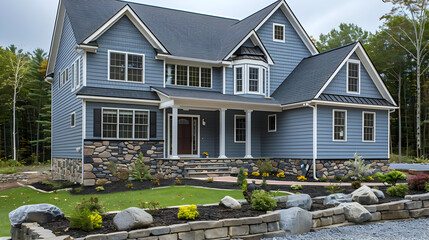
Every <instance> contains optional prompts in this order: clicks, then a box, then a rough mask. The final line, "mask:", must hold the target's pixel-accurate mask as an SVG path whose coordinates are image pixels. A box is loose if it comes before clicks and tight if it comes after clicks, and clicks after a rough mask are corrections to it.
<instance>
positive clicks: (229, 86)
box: [225, 67, 234, 94]
mask: <svg viewBox="0 0 429 240" xmlns="http://www.w3.org/2000/svg"><path fill="white" fill-rule="evenodd" d="M225 72H226V73H225V77H226V80H225V81H226V82H225V85H226V86H225V87H226V89H225V93H226V94H234V68H233V67H226V68H225Z"/></svg>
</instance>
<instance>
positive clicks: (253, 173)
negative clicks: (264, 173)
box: [252, 172, 261, 177]
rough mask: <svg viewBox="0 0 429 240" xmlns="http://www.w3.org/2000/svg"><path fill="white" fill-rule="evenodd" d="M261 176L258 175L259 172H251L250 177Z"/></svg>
mask: <svg viewBox="0 0 429 240" xmlns="http://www.w3.org/2000/svg"><path fill="white" fill-rule="evenodd" d="M260 175H261V174H260V173H259V172H252V176H255V177H258V176H260Z"/></svg>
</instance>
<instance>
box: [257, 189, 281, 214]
mask: <svg viewBox="0 0 429 240" xmlns="http://www.w3.org/2000/svg"><path fill="white" fill-rule="evenodd" d="M252 208H253V209H255V210H259V211H272V210H274V209H276V208H277V202H276V200H274V199H273V198H272V197H271V195H270V194H269V193H268V192H264V191H260V190H256V191H254V192H253V194H252Z"/></svg>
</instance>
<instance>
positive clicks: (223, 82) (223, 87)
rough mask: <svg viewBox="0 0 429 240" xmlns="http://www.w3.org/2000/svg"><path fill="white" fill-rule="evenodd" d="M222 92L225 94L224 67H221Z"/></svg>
mask: <svg viewBox="0 0 429 240" xmlns="http://www.w3.org/2000/svg"><path fill="white" fill-rule="evenodd" d="M222 93H223V94H226V67H225V66H223V67H222Z"/></svg>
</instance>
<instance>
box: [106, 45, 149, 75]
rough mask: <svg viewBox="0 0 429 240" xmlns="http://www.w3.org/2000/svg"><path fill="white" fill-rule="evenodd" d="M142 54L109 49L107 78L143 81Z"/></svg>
mask: <svg viewBox="0 0 429 240" xmlns="http://www.w3.org/2000/svg"><path fill="white" fill-rule="evenodd" d="M144 61H145V60H144V54H134V53H124V52H115V51H110V50H109V80H113V81H127V82H140V83H144Z"/></svg>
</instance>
